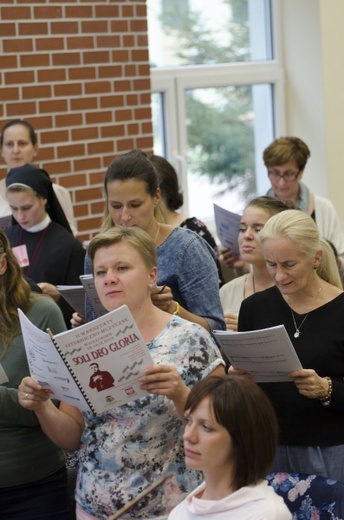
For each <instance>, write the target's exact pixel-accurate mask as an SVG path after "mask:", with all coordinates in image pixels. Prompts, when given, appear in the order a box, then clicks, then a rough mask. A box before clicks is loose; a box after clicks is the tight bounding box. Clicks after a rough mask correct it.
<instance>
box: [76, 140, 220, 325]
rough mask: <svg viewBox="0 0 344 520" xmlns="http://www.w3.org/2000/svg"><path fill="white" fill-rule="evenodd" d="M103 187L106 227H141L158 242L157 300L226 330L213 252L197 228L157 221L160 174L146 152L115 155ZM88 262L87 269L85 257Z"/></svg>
mask: <svg viewBox="0 0 344 520" xmlns="http://www.w3.org/2000/svg"><path fill="white" fill-rule="evenodd" d="M104 188H105V193H106V206H105V214H104V222H103V231H105V230H107V229H110V228H111V227H113V226H125V227H138V228H140V229H143V230H144V231H146V232H147V233H148V234H149V236H150V237H151V238H152V240H153V241H154V243H155V245H156V248H157V254H158V260H157V267H158V280H157V285H156V286H155V287H152V290H151V296H152V300H153V302H154V304H155V305H156V306H158V307H160V308H161V309H163V310H164V311H166V312H168V313H169V314H175V313H176V314H178V315H179V316H181V317H182V318H184V319H186V320H189V321H192V322H194V323H198V324H199V325H202V327H204V328H205V329H206V330H208V331H209V332H210V331H212V330H214V329H225V323H224V318H223V313H222V308H221V302H220V297H219V280H218V273H217V268H216V261H215V254H214V251H213V250H212V248H211V247H210V246H209V244H208V243H207V242H206V241H205V240H203V239H202V238H201V237H200V236H199V235H197V233H194V232H192V231H190V230H188V229H182V228H179V227H176V228H174V227H173V226H171V225H169V224H162V223H161V222H159V220H158V219H157V212H159V211H160V208H159V203H160V199H161V193H160V188H159V182H158V176H157V173H156V171H155V167H154V166H153V164H152V163H151V162H150V160H149V159H148V157H147V155H146V154H145V153H144V152H142V151H141V150H131V151H130V152H128V153H125V154H123V155H120V156H118V157H116V158H115V159H114V160H113V161H112V162H111V164H110V165H109V167H108V169H107V172H106V176H105V181H104ZM160 220H161V219H160ZM85 262H86V264H85V272H86V273H89V272H90V270H91V268H90V265H89V260H88V257H87V256H86V261H85ZM86 311H87V312H86V321H90V320H91V319H93V318H94V313H93V312H92V309H91V307H90V306H88V307H87V309H86ZM78 316H79V315H77V314H75V315H74V316H73V318H74V320H73V322H72V323H73V325H74V326H76V325H79V324H80V316H79V317H78Z"/></svg>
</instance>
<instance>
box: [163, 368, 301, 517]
mask: <svg viewBox="0 0 344 520" xmlns="http://www.w3.org/2000/svg"><path fill="white" fill-rule="evenodd" d="M185 420H186V426H185V431H184V450H185V462H186V465H187V466H188V468H189V469H197V470H200V471H202V473H203V476H204V482H203V483H202V484H201V485H200V486H199V487H198V488H197V489H195V490H194V491H193V492H192V493H191V494H190V495H189V496H188V497H187V498H186V499H185V500H184V501H183V502H182V503H181V504H179V505H178V506H177V507H176V508H175V509H174V510H173V511H172V512H171V514H170V515H169V517H168V520H194V519H197V518H199V517H202V518H204V517H205V516H206V518H207V520H229V519H233V520H238V519H240V520H245V519H247V520H249V519H250V520H251V519H264V520H290V519H291V518H292V516H291V513H290V512H289V510H288V508H287V507H286V505H285V504H284V502H283V500H282V499H281V498H280V497H279V496H278V495H277V494H276V493H275V491H274V490H273V489H272V488H271V487H270V486H269V485H268V483H267V481H266V480H265V477H266V475H267V474H268V472H269V470H270V469H271V466H272V464H273V461H274V457H275V450H276V444H277V430H278V428H277V420H276V417H275V413H274V410H273V407H272V405H271V403H270V401H269V399H268V398H267V397H266V395H265V394H264V392H263V391H262V390H261V389H260V388H259V387H258V385H256V384H255V383H254V382H253V381H252V380H251V379H249V378H244V377H240V376H235V375H234V376H233V375H224V376H209V377H207V378H206V379H204V380H202V381H200V382H199V383H197V384H196V385H195V386H194V387H193V388H192V390H191V392H190V394H189V396H188V399H187V401H186V405H185Z"/></svg>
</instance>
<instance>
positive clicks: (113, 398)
mask: <svg viewBox="0 0 344 520" xmlns="http://www.w3.org/2000/svg"><path fill="white" fill-rule="evenodd" d="M18 312H19V318H20V324H21V328H22V333H23V339H24V345H25V350H26V355H27V358H28V364H29V368H30V374H31V377H32V378H33V379H35V380H36V381H38V382H39V383H40V384H41V385H42V387H44V388H45V389H46V390H47V391H48V392H49V393H50V397H51V398H54V399H58V400H60V401H64V402H67V403H69V404H72V405H74V406H76V407H78V408H80V409H81V410H88V411H92V412H93V413H97V414H99V413H102V412H104V411H106V410H109V409H111V408H114V407H116V406H119V405H122V404H125V403H128V402H130V401H133V400H135V399H138V398H140V397H143V396H146V395H148V394H147V392H146V391H144V390H141V389H140V385H139V382H138V378H139V377H140V376H141V375H143V373H144V370H145V369H146V368H147V367H149V366H152V365H153V364H154V362H153V359H152V357H151V355H150V353H149V350H148V348H147V345H146V344H145V342H144V340H143V338H142V336H141V333H140V331H139V329H138V327H137V325H136V323H135V321H134V319H133V317H132V315H131V313H130V311H129V309H128V307H127V306H126V305H123V306H122V307H120V308H118V309H116V310H114V311H111V312H109V313H108V314H106V315H105V316H102V317H100V318H97V319H95V320H93V321H92V322H90V323H86V324H85V325H81V326H80V327H77V328H75V329H71V330H68V331H65V332H61V333H60V334H56V335H53V334H52V332H53V331H51V332H50V334H49V333H48V332H44V331H42V330H40V329H38V328H37V327H36V326H35V325H34V324H33V323H31V321H30V320H29V319H28V318H27V317H26V316H25V314H24V313H23V312H22V311H21V310H20V309H18Z"/></svg>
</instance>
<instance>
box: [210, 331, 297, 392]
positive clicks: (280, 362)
mask: <svg viewBox="0 0 344 520" xmlns="http://www.w3.org/2000/svg"><path fill="white" fill-rule="evenodd" d="M213 334H214V336H215V337H216V340H217V341H218V343H219V345H220V347H221V348H222V350H223V352H224V353H225V355H226V356H227V358H228V360H229V362H230V363H231V365H232V366H233V367H234V368H241V369H243V370H245V371H246V372H249V373H250V374H252V375H253V380H254V381H255V382H256V383H274V382H278V381H291V379H290V377H288V374H289V372H293V371H294V370H301V369H302V365H301V363H300V360H299V358H298V356H297V354H296V352H295V349H294V345H293V344H292V342H291V341H290V338H289V336H288V334H287V331H286V330H285V327H284V325H277V326H276V327H270V328H267V329H260V330H252V331H249V332H233V331H229V330H228V331H223V330H214V331H213Z"/></svg>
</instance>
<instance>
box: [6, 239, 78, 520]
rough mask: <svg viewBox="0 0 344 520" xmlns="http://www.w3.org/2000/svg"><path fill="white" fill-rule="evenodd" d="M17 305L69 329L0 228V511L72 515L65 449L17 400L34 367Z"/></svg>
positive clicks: (13, 518) (14, 519)
mask: <svg viewBox="0 0 344 520" xmlns="http://www.w3.org/2000/svg"><path fill="white" fill-rule="evenodd" d="M18 308H20V309H21V310H22V311H23V312H24V313H25V314H26V315H27V317H28V318H29V319H30V320H31V321H32V322H33V323H34V324H35V325H36V326H37V327H38V328H40V329H42V330H45V329H46V328H47V327H51V328H52V329H54V330H55V331H56V332H62V331H64V330H65V329H66V327H65V324H64V320H63V316H62V314H61V311H60V309H59V308H58V306H57V305H56V303H54V302H53V300H52V299H51V298H48V297H46V296H42V295H39V294H37V293H33V292H31V290H30V287H29V285H28V284H27V283H26V282H25V281H24V279H23V278H22V275H21V271H20V267H19V264H18V261H17V259H16V257H15V256H14V254H13V252H12V250H11V248H10V245H9V241H8V239H7V237H6V236H5V234H4V233H3V231H2V230H0V309H1V310H0V461H1V463H0V516H1V520H38V519H48V518H49V520H69V519H70V518H72V517H71V516H70V509H69V497H68V493H67V476H66V468H65V459H64V454H63V451H62V450H61V449H60V448H58V447H57V446H56V445H55V444H53V443H52V442H51V440H50V439H49V438H48V437H47V436H46V435H45V433H44V431H43V429H42V427H41V425H40V423H39V420H38V418H37V416H36V414H35V413H34V412H33V411H31V410H24V408H22V407H21V406H20V404H19V402H18V390H17V389H18V385H19V384H20V381H21V380H22V378H23V377H25V376H27V375H28V374H29V373H30V372H29V367H28V363H27V359H26V354H25V348H24V343H23V336H22V334H21V331H20V323H19V317H18V310H17V309H18ZM24 397H25V395H24ZM53 406H54V405H53Z"/></svg>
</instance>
